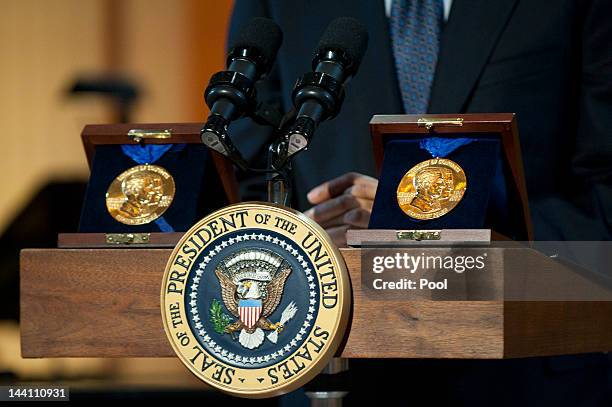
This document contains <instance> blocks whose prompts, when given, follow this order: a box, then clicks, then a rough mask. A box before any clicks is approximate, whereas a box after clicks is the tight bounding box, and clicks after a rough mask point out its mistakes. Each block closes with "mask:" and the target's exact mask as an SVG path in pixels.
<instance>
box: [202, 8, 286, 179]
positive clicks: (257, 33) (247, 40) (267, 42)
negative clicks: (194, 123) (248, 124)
mask: <svg viewBox="0 0 612 407" xmlns="http://www.w3.org/2000/svg"><path fill="white" fill-rule="evenodd" d="M282 41H283V33H282V31H281V29H280V27H279V26H278V25H277V24H276V23H275V22H274V21H272V20H270V19H267V18H261V17H258V18H254V19H252V20H251V21H250V22H249V23H248V24H247V25H246V26H244V27H243V28H242V29H241V30H240V33H239V35H238V40H237V41H236V42H234V44H232V46H231V47H230V51H229V53H228V55H227V62H226V66H227V70H226V71H222V72H217V73H216V74H214V75H213V76H212V77H211V78H210V81H209V83H208V86H207V87H206V90H205V91H204V99H205V100H206V104H207V105H208V107H209V108H210V115H209V116H208V120H207V122H206V124H205V125H204V126H203V127H202V130H201V131H200V138H201V139H202V143H204V144H206V145H207V146H208V147H209V148H212V149H213V150H215V151H218V152H219V153H221V154H223V155H224V156H226V157H228V158H230V159H231V160H232V161H234V163H235V164H236V165H238V166H239V167H240V168H243V169H244V168H246V166H247V164H246V162H245V161H244V159H243V158H242V156H241V154H240V153H239V152H238V150H237V149H236V148H235V147H234V145H233V143H232V141H231V139H230V138H229V135H228V133H227V128H228V126H229V123H230V122H231V121H233V120H236V119H238V118H240V117H242V116H243V115H245V114H250V113H251V112H252V111H253V109H254V107H255V82H257V81H258V80H259V79H261V78H262V77H263V76H264V75H265V74H267V73H268V72H269V71H270V68H271V67H272V63H273V62H274V59H275V58H276V53H277V52H278V49H279V48H280V45H281V43H282Z"/></svg>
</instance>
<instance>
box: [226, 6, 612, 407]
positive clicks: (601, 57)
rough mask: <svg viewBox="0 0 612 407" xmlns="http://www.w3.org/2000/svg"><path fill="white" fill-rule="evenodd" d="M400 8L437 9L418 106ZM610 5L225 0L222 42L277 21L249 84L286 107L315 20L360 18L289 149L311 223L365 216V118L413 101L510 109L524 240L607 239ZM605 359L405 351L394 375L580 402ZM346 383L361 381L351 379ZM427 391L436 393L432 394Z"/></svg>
mask: <svg viewBox="0 0 612 407" xmlns="http://www.w3.org/2000/svg"><path fill="white" fill-rule="evenodd" d="M420 6H421V7H424V8H423V9H422V10H421V9H419V8H418V7H420ZM410 7H412V13H413V14H414V13H416V14H418V13H425V12H426V11H424V10H425V8H427V7H437V8H436V10H439V13H441V15H440V19H441V21H440V22H438V24H439V25H438V26H436V29H435V30H433V31H432V32H434V33H435V34H436V37H435V38H434V41H435V46H436V48H435V49H434V51H435V58H434V60H433V62H432V63H431V65H430V66H429V67H426V68H425V70H427V69H431V73H432V75H431V78H430V79H431V81H430V82H429V83H427V82H425V85H426V88H427V92H425V94H424V95H418V96H419V97H420V99H419V100H420V103H421V105H419V104H418V103H416V104H411V102H410V100H409V99H410V96H411V92H416V90H415V89H416V88H415V87H414V83H412V84H411V83H410V75H407V74H406V72H404V71H403V70H404V67H405V63H411V61H414V58H412V59H410V58H408V59H406V56H407V55H408V57H410V56H412V57H414V56H415V54H414V49H413V50H412V51H406V49H407V48H405V47H409V45H408V41H405V40H406V37H405V36H406V33H410V32H411V31H410V30H413V31H412V32H414V33H416V34H415V35H418V33H419V32H422V31H419V29H418V27H417V29H414V25H415V24H417V26H418V24H419V21H411V22H407V21H405V20H406V19H408V18H409V17H407V16H410V13H411V11H409V10H410ZM406 10H408V11H406ZM415 10H416V11H415ZM611 15H612V2H610V1H609V0H582V1H581V0H453V1H448V0H445V1H442V0H401V1H396V0H387V1H384V0H377V1H375V0H368V1H348V0H346V1H335V0H300V1H288V0H278V1H272V0H270V1H252V0H251V1H238V2H237V3H236V6H235V10H234V16H233V19H232V29H231V32H230V41H231V38H232V35H235V32H236V30H237V28H239V27H240V26H241V25H242V24H244V23H245V22H246V21H248V19H250V18H251V17H254V16H265V17H269V18H272V19H274V20H275V21H276V22H277V23H278V24H279V25H280V26H281V28H282V29H283V31H284V41H283V44H284V45H283V46H282V48H281V50H280V52H279V54H278V58H277V62H276V65H275V67H274V69H273V71H272V73H271V74H270V76H269V78H268V79H267V80H266V81H265V82H263V83H262V84H261V86H260V87H259V88H258V91H259V96H260V99H261V100H265V101H267V102H272V103H273V102H279V103H280V105H281V108H282V109H283V110H285V111H287V110H289V109H290V108H291V107H292V105H291V89H292V87H293V84H294V81H295V80H296V78H298V77H299V76H300V75H301V74H303V73H304V72H306V71H308V70H309V69H310V62H311V57H312V55H313V51H314V49H315V48H316V45H317V43H318V39H319V37H320V35H321V33H322V32H323V30H324V29H325V27H326V26H327V24H328V23H329V22H330V21H331V20H333V19H334V18H336V17H339V16H351V17H354V18H356V19H358V20H359V21H361V22H362V23H363V24H365V25H366V26H367V28H368V31H369V35H370V41H369V47H368V50H367V52H366V55H365V57H364V60H363V62H362V64H361V67H360V69H359V72H358V73H357V75H356V77H355V78H354V79H353V80H352V81H351V83H350V84H349V86H348V89H347V97H346V99H345V101H344V105H343V108H342V112H341V113H340V115H339V116H338V117H337V118H335V119H334V120H332V121H329V122H325V123H323V124H322V125H321V126H320V128H319V129H318V131H317V134H316V137H315V139H314V141H313V142H312V144H311V146H310V148H309V150H308V151H307V152H305V153H302V154H301V155H299V156H298V157H297V158H296V160H295V162H294V174H293V177H294V179H293V185H294V205H295V206H296V207H297V208H298V209H301V210H306V214H307V215H309V216H311V217H312V218H314V219H315V220H317V221H318V222H319V223H321V224H322V226H323V227H325V228H326V229H327V230H328V232H329V233H330V235H331V236H332V237H333V238H334V240H335V241H336V242H337V243H338V244H342V243H344V235H345V232H346V230H347V229H348V228H353V227H357V228H363V227H367V223H368V219H369V213H370V211H371V207H372V201H373V198H374V192H375V191H376V185H377V181H376V179H375V178H374V176H375V168H374V160H373V154H372V146H371V141H370V137H369V134H368V121H369V120H370V118H371V117H372V115H374V114H397V113H425V112H428V113H465V112H515V113H516V114H517V118H518V124H519V131H520V138H521V139H520V142H521V149H522V154H523V163H524V169H525V176H526V182H527V189H528V194H529V203H530V209H531V214H532V220H533V223H534V233H535V237H536V239H538V240H609V239H610V237H611V236H612V46H611V44H612V24H610V23H609V19H610V16H611ZM428 21H429V20H428ZM430 28H431V27H425V29H426V30H428V32H429V30H430ZM402 35H404V37H402ZM429 51H431V50H429ZM410 52H412V54H411V53H410ZM423 52H425V50H424V51H423ZM436 61H437V62H436ZM407 78H408V80H407ZM419 85H423V83H419ZM417 99H418V98H417ZM423 103H424V104H423ZM232 136H233V137H234V139H235V140H236V143H237V144H238V145H239V148H241V149H243V150H244V151H245V152H246V153H247V155H248V156H249V157H250V158H251V159H252V160H257V159H258V158H263V157H264V156H265V151H264V149H263V147H264V146H265V145H266V143H267V142H268V141H269V138H270V136H271V133H270V132H269V131H268V130H267V129H265V128H262V127H256V126H253V125H252V124H250V122H248V120H244V121H241V122H238V123H236V124H235V125H233V127H232ZM245 185H246V181H245ZM311 206H312V208H311ZM309 208H310V209H309ZM604 359H605V357H604V356H603V355H590V356H588V357H580V358H565V359H564V358H556V359H543V358H538V359H529V360H525V361H506V362H491V363H490V362H471V363H463V362H461V363H459V362H457V363H454V362H445V363H443V364H442V363H441V362H433V361H432V362H413V365H414V366H415V367H414V368H415V369H417V370H416V371H414V370H410V369H409V370H408V371H407V372H408V373H406V374H407V379H406V380H407V382H406V383H405V386H410V387H412V386H411V383H410V380H413V381H414V383H420V384H422V385H423V386H425V387H426V388H435V386H436V384H435V383H432V382H431V381H430V380H434V378H436V377H440V376H438V375H439V374H440V371H441V370H442V371H444V372H445V375H444V376H445V377H446V379H444V380H446V382H445V383H444V385H446V387H447V389H451V390H448V392H449V393H446V394H455V395H456V397H455V398H453V397H451V398H450V399H451V400H461V399H462V397H464V395H465V392H461V391H456V392H455V393H453V390H452V388H455V389H456V388H457V385H458V384H460V383H462V382H466V383H468V382H469V383H471V384H470V385H473V384H474V383H477V382H479V381H480V382H481V384H482V386H479V387H478V388H474V389H473V390H470V392H471V396H470V397H469V398H467V399H469V400H472V401H474V400H476V403H477V401H481V402H483V403H488V402H491V401H492V400H493V401H495V402H501V400H500V399H499V398H492V397H495V396H497V397H503V396H506V397H508V400H516V401H517V402H518V401H522V400H528V401H529V400H530V401H534V402H539V403H540V404H545V403H548V402H550V403H553V402H554V403H565V404H569V405H579V402H581V401H585V400H587V399H588V398H593V400H602V398H601V397H603V396H602V394H603V391H604V390H605V388H606V384H605V366H604V365H603V360H604ZM404 366H405V365H404V364H397V366H396V368H397V369H402V370H405V367H404ZM387 367H388V365H387V366H386V367H381V366H380V365H376V364H367V363H365V362H364V364H363V366H358V367H357V369H356V370H357V371H361V370H360V369H372V370H371V371H370V374H369V377H371V378H372V380H373V381H374V383H383V382H385V383H386V382H387V381H388V380H391V381H392V379H390V378H389V375H388V374H385V372H386V371H387V370H386V369H387ZM419 369H420V370H419ZM372 372H373V373H372ZM483 372H485V373H484V374H483ZM448 373H450V374H452V375H454V376H449V375H448ZM396 374H399V371H398V372H397V373H396ZM449 377H454V378H453V379H449ZM472 379H473V380H472ZM440 380H443V379H440ZM398 383H401V381H400V382H398ZM441 387H443V386H441ZM353 394H360V390H359V388H356V389H354V390H353ZM462 395H463V396H462ZM429 396H431V397H438V399H440V397H442V398H441V399H440V400H446V399H444V397H443V396H441V395H440V394H432V395H429ZM449 397H450V396H449ZM479 397H481V398H479ZM467 399H466V400H467ZM406 400H407V401H409V400H410V398H407V399H406ZM423 400H428V398H427V397H423ZM595 405H597V404H595Z"/></svg>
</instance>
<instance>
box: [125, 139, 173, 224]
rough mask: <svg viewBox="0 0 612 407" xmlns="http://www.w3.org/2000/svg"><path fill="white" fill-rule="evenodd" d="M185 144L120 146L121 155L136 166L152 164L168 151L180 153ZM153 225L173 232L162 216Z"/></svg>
mask: <svg viewBox="0 0 612 407" xmlns="http://www.w3.org/2000/svg"><path fill="white" fill-rule="evenodd" d="M184 147H185V144H176V145H175V144H145V145H142V144H122V145H121V151H123V154H125V155H127V156H128V157H130V158H131V159H132V160H134V161H136V162H137V163H138V164H140V165H142V164H153V163H154V162H155V161H157V160H159V159H160V158H161V157H162V156H163V155H164V154H166V153H167V152H168V151H169V150H171V149H172V151H181V150H182V149H183V148H184ZM155 224H156V225H157V227H158V228H159V230H160V231H162V232H174V229H173V228H172V226H170V224H169V223H168V222H167V221H166V219H164V217H163V216H160V217H159V218H157V219H155Z"/></svg>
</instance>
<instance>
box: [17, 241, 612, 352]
mask: <svg viewBox="0 0 612 407" xmlns="http://www.w3.org/2000/svg"><path fill="white" fill-rule="evenodd" d="M418 250H419V252H427V250H428V249H427V248H423V247H421V248H419V249H418ZM499 250H517V251H520V250H525V251H529V250H530V249H499ZM170 253H171V249H167V248H105V249H82V248H81V249H26V250H23V251H22V253H21V336H22V341H21V347H22V356H23V357H26V358H43V357H66V356H68V357H70V356H72V357H173V356H174V352H173V351H172V348H171V347H170V344H169V343H168V340H167V338H166V335H165V333H164V330H163V326H162V318H161V312H160V308H159V307H160V305H159V304H160V288H161V281H162V275H163V272H164V267H165V265H166V261H167V259H168V257H169V256H170ZM342 253H343V255H344V258H345V260H346V263H347V266H348V269H349V271H350V276H351V280H352V288H353V310H352V317H351V322H350V325H349V329H348V334H347V337H346V339H345V343H344V344H343V345H342V346H341V349H340V351H339V356H342V357H345V358H458V359H467V358H469V359H503V358H515V357H529V356H544V355H562V354H577V353H588V352H604V351H609V350H612V301H591V302H588V301H380V300H373V299H371V298H369V297H368V295H367V294H366V293H365V292H364V291H363V290H362V289H361V276H360V272H361V271H360V261H361V256H360V249H343V250H342ZM527 254H528V253H527V252H514V253H513V255H514V256H517V255H518V256H522V255H527ZM549 261H552V260H549ZM497 274H498V275H502V276H503V270H499V273H497Z"/></svg>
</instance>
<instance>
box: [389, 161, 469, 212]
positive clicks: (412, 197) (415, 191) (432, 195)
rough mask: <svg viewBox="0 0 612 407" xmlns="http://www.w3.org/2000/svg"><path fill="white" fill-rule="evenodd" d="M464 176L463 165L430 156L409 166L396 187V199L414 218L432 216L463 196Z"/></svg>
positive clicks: (453, 204) (452, 205)
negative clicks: (429, 158) (428, 158)
mask: <svg viewBox="0 0 612 407" xmlns="http://www.w3.org/2000/svg"><path fill="white" fill-rule="evenodd" d="M466 188H467V180H466V176H465V172H464V171H463V169H462V168H461V167H460V166H459V164H457V163H456V162H454V161H451V160H448V159H446V158H433V159H431V160H427V161H423V162H421V163H419V164H417V165H415V166H414V167H412V168H411V169H410V170H409V171H408V172H407V173H406V174H404V176H403V177H402V180H401V181H400V183H399V185H398V187H397V203H398V204H399V206H400V208H401V209H402V211H403V212H404V213H405V214H406V215H408V216H410V217H411V218H414V219H419V220H427V219H436V218H439V217H441V216H444V215H446V214H447V213H448V212H450V211H451V210H452V209H453V208H454V207H455V206H457V204H458V203H459V202H460V201H461V199H462V198H463V195H464V193H465V190H466Z"/></svg>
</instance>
